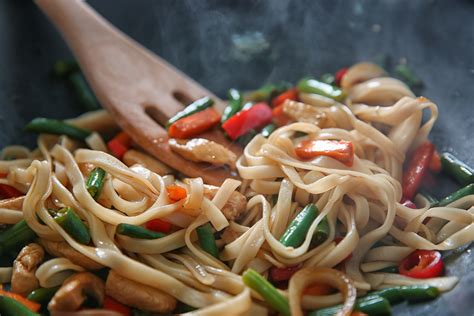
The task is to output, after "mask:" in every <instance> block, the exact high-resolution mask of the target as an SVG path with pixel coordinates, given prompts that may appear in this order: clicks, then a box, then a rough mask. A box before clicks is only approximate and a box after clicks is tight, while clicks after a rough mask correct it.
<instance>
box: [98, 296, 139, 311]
mask: <svg viewBox="0 0 474 316" xmlns="http://www.w3.org/2000/svg"><path fill="white" fill-rule="evenodd" d="M102 308H103V309H107V310H111V311H114V312H117V313H120V314H122V315H124V316H129V315H131V312H132V309H131V308H130V307H128V306H126V305H123V304H122V303H120V302H118V301H116V300H114V299H113V298H111V297H110V296H107V295H106V296H105V297H104V305H103V307H102Z"/></svg>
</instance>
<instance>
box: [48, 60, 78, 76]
mask: <svg viewBox="0 0 474 316" xmlns="http://www.w3.org/2000/svg"><path fill="white" fill-rule="evenodd" d="M79 70H80V68H79V64H78V63H77V62H76V61H75V60H58V61H57V62H55V63H54V66H53V73H54V75H56V76H58V77H65V76H67V75H70V74H72V73H74V72H77V71H79Z"/></svg>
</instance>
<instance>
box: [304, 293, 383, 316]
mask: <svg viewBox="0 0 474 316" xmlns="http://www.w3.org/2000/svg"><path fill="white" fill-rule="evenodd" d="M341 308H342V305H336V306H332V307H327V308H322V309H318V310H316V311H313V312H311V313H309V314H308V316H333V315H336V314H337V313H338V311H339V310H340V309H341ZM354 310H356V311H360V312H363V313H365V314H367V315H369V316H372V315H377V316H379V315H391V306H390V303H389V301H388V300H387V299H385V298H383V297H380V296H376V295H369V296H366V297H363V298H360V299H357V300H356V303H355V305H354Z"/></svg>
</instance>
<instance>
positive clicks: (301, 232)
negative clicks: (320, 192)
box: [280, 204, 318, 248]
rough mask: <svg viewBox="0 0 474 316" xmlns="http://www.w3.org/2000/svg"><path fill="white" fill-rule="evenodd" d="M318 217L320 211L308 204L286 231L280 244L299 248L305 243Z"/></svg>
mask: <svg viewBox="0 0 474 316" xmlns="http://www.w3.org/2000/svg"><path fill="white" fill-rule="evenodd" d="M317 216H318V209H317V208H316V206H315V205H314V204H308V205H306V206H305V208H303V209H302V210H301V212H300V213H299V214H298V215H297V216H296V217H295V219H293V221H292V222H291V223H290V225H289V226H288V228H287V229H286V231H285V232H284V233H283V235H282V236H281V238H280V242H281V243H282V244H283V245H284V246H286V247H294V248H296V247H299V246H301V244H302V243H303V241H304V239H305V237H306V233H307V232H308V230H309V227H310V226H311V224H312V223H313V221H314V220H315V218H316V217H317Z"/></svg>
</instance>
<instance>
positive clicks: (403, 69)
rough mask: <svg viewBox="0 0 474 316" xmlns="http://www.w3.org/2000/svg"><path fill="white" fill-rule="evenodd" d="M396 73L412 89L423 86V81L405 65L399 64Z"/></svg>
mask: <svg viewBox="0 0 474 316" xmlns="http://www.w3.org/2000/svg"><path fill="white" fill-rule="evenodd" d="M394 73H395V75H397V76H398V77H399V78H400V79H402V81H404V82H405V83H406V84H407V85H409V86H410V87H412V88H417V87H421V86H423V82H422V81H421V79H420V78H418V76H417V75H416V74H415V73H414V72H413V70H412V69H410V68H409V67H408V66H407V65H405V64H398V65H397V66H396V67H395V69H394Z"/></svg>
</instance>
